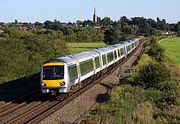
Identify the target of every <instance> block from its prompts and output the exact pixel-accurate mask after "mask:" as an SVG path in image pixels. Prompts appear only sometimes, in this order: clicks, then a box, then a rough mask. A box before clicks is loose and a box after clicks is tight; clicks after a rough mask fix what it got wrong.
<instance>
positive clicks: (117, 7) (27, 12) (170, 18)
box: [0, 0, 180, 23]
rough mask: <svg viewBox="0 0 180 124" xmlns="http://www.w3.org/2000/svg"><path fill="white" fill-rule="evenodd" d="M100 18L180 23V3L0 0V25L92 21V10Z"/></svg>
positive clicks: (157, 0) (161, 0)
mask: <svg viewBox="0 0 180 124" xmlns="http://www.w3.org/2000/svg"><path fill="white" fill-rule="evenodd" d="M94 7H96V11H97V15H98V16H99V17H101V18H104V17H110V18H111V19H112V20H119V19H120V17H121V16H126V17H128V18H131V17H145V18H152V19H156V18H157V17H160V19H162V18H164V19H166V21H167V22H168V23H177V22H178V21H180V0H1V2H0V22H14V20H15V19H17V20H18V21H19V22H36V21H38V22H44V21H46V20H51V21H53V20H54V19H57V20H59V21H61V22H75V21H77V20H87V19H89V20H92V14H93V8H94Z"/></svg>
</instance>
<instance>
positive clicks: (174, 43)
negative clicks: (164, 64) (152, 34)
mask: <svg viewBox="0 0 180 124" xmlns="http://www.w3.org/2000/svg"><path fill="white" fill-rule="evenodd" d="M159 42H160V46H161V47H162V48H164V49H165V55H166V56H167V57H168V58H169V59H170V60H171V61H172V62H173V63H174V64H177V65H180V38H167V39H163V40H160V41H159Z"/></svg>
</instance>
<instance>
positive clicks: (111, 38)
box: [104, 29, 119, 45]
mask: <svg viewBox="0 0 180 124" xmlns="http://www.w3.org/2000/svg"><path fill="white" fill-rule="evenodd" d="M104 34H105V37H104V42H105V43H106V44H108V45H112V44H116V43H118V42H119V32H118V30H116V29H108V30H106V31H105V33H104Z"/></svg>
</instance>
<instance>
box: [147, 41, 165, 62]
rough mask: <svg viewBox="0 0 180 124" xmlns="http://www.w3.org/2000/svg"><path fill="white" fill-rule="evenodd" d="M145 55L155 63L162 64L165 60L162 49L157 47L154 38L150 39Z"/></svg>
mask: <svg viewBox="0 0 180 124" xmlns="http://www.w3.org/2000/svg"><path fill="white" fill-rule="evenodd" d="M147 54H148V55H149V56H151V57H153V58H154V59H155V60H156V61H157V62H162V61H163V60H164V58H165V54H164V49H162V48H161V47H160V46H159V45H158V43H157V41H156V39H155V38H152V40H151V41H150V43H149V47H148V50H147Z"/></svg>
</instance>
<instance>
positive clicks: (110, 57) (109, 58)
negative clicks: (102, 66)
mask: <svg viewBox="0 0 180 124" xmlns="http://www.w3.org/2000/svg"><path fill="white" fill-rule="evenodd" d="M107 58H108V62H112V61H113V59H114V57H113V52H110V53H107Z"/></svg>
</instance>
